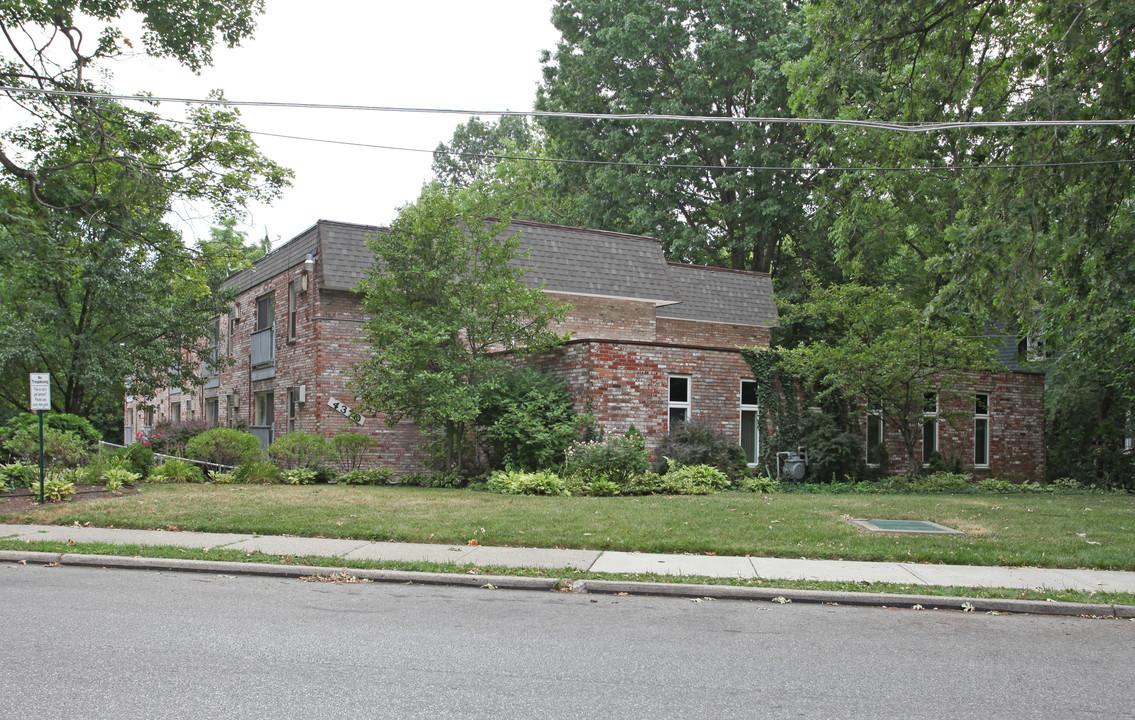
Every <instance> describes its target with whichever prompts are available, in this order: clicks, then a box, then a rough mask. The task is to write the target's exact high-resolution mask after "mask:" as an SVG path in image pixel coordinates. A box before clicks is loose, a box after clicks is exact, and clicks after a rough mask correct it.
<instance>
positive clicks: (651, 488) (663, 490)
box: [623, 472, 714, 495]
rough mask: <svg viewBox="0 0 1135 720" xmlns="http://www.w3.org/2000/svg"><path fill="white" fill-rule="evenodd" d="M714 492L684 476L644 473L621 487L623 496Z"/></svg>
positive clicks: (707, 493)
mask: <svg viewBox="0 0 1135 720" xmlns="http://www.w3.org/2000/svg"><path fill="white" fill-rule="evenodd" d="M713 492H714V491H713V490H712V489H711V488H710V487H709V486H708V485H705V484H701V483H698V482H695V479H694V478H693V477H692V476H690V475H686V474H680V473H678V474H675V473H666V474H665V475H658V474H657V473H652V472H645V473H642V474H641V475H635V476H634V477H632V478H631V479H630V481H629V482H628V483H627V484H626V485H625V486H623V494H624V495H709V494H711V493H713Z"/></svg>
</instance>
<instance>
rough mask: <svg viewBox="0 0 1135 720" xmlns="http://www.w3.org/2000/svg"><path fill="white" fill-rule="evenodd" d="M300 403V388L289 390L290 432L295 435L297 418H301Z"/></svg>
mask: <svg viewBox="0 0 1135 720" xmlns="http://www.w3.org/2000/svg"><path fill="white" fill-rule="evenodd" d="M299 401H300V389H299V388H298V387H290V388H288V432H289V433H294V432H295V431H296V418H298V417H299Z"/></svg>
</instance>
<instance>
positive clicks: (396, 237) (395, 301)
mask: <svg viewBox="0 0 1135 720" xmlns="http://www.w3.org/2000/svg"><path fill="white" fill-rule="evenodd" d="M497 214H499V213H498V208H497V206H496V205H495V204H494V203H491V202H486V200H485V198H484V197H483V196H481V195H478V194H475V193H470V192H462V191H445V190H441V189H439V188H436V187H435V188H427V189H426V190H425V191H424V192H423V193H422V196H421V197H420V198H418V200H417V201H416V202H414V203H411V204H409V205H406V206H404V207H402V208H401V209H400V210H399V213H398V217H397V218H396V219H395V220H394V222H393V223H391V225H390V229H389V231H388V232H384V233H380V234H378V235H376V236H374V237H372V238H371V239H370V240H369V241H368V245H369V246H370V248H371V250H372V251H373V252H374V257H375V261H376V264H375V267H374V269H373V270H372V271H371V272H370V274H369V275H368V277H367V279H365V280H364V281H363V282H362V283H361V284H360V289H361V290H362V291H363V293H364V294H365V297H364V300H363V306H364V307H365V309H366V310H367V312H368V313H369V314H370V319H369V320H368V321H367V323H366V326H365V327H366V337H367V341H368V344H369V348H370V357H369V358H368V359H367V360H366V361H365V362H363V363H361V364H360V365H359V366H357V367H356V375H357V379H356V381H355V386H354V387H355V390H356V392H357V393H358V395H359V397H360V399H361V401H362V403H361V404H362V407H364V408H366V409H368V410H370V411H375V412H381V413H384V414H385V415H386V418H387V421H388V422H390V423H391V424H395V423H397V422H399V421H400V420H402V419H403V418H409V419H410V420H412V421H413V422H414V423H415V424H417V425H418V426H419V427H420V428H422V430H423V431H425V432H426V433H427V434H429V435H432V436H434V437H436V438H440V439H441V440H442V441H443V446H442V447H443V452H442V453H441V456H442V457H443V458H444V461H445V465H446V468H447V469H449V468H457V469H461V467H462V463H463V461H464V459H465V455H466V453H465V451H464V447H463V443H464V440H465V438H466V434H467V430H468V429H469V426H470V424H471V423H472V422H473V421H474V420H475V419H476V418H477V416H478V415H480V413H481V412H482V410H483V409H484V406H485V397H486V394H487V393H488V392H489V391H490V390H491V389H493V388H494V387H496V385H497V384H498V383H499V382H500V381H501V379H502V377H503V375H504V373H505V371H507V370H508V368H509V367H510V366H509V364H508V363H507V362H505V361H504V360H503V359H502V358H501V356H500V355H499V352H500V351H502V350H509V351H512V352H513V353H516V354H524V353H527V352H533V351H538V350H541V349H544V348H547V347H550V346H552V345H555V344H557V343H558V342H559V341H560V338H559V337H558V336H556V335H555V333H553V332H551V331H550V330H549V329H548V323H549V322H550V321H551V320H552V319H562V317H563V313H564V310H565V308H564V306H563V305H562V304H560V303H557V302H555V301H554V300H551V299H550V298H549V297H548V296H547V295H545V294H544V293H542V292H540V291H539V290H537V289H535V288H530V287H527V286H526V285H524V283H523V276H524V271H523V270H522V269H520V268H518V267H515V266H514V265H513V264H510V263H511V261H512V260H513V259H514V258H515V257H516V256H517V253H518V249H519V237H518V236H517V235H515V234H509V233H506V232H505V230H506V229H507V228H508V225H509V221H508V220H507V219H498V220H494V221H484V222H483V221H482V220H483V218H485V217H489V216H494V215H497Z"/></svg>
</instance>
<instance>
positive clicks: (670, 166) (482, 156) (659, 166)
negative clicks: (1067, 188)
mask: <svg viewBox="0 0 1135 720" xmlns="http://www.w3.org/2000/svg"><path fill="white" fill-rule="evenodd" d="M248 132H249V134H251V135H261V136H264V137H275V138H282V139H285V140H300V141H303V142H317V143H326V144H329V145H346V146H349V147H362V148H370V149H375V150H394V151H399V152H413V153H429V154H431V155H434V154H442V155H450V156H456V157H464V158H476V159H479V160H520V161H529V162H546V163H557V164H561V165H604V166H611V167H629V168H642V169H651V170H725V171H742V172H744V171H752V172H762V171H764V172H797V173H817V174H819V173H825V172H856V171H863V172H904V171H939V170H950V171H952V170H1018V169H1024V168H1047V167H1073V166H1079V165H1122V164H1128V163H1135V159H1123V160H1084V161H1078V162H1053V163H1017V164H1007V165H923V166H913V167H867V166H847V167H795V166H791V165H783V166H774V165H688V164H681V163H644V162H625V161H619V160H577V159H569V158H546V157H536V156H533V155H493V154H488V153H469V152H458V151H456V150H424V149H422V148H408V147H398V146H394V145H379V144H376V143H365V142H358V141H352V140H328V139H326V138H313V137H304V136H301V135H287V134H284V133H271V132H262V131H259V130H249V131H248Z"/></svg>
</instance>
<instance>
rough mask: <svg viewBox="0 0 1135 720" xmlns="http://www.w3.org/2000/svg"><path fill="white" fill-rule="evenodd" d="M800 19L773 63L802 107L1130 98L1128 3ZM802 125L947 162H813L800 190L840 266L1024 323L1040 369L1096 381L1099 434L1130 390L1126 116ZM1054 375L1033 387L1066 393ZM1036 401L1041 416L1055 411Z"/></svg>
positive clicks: (1132, 145)
mask: <svg viewBox="0 0 1135 720" xmlns="http://www.w3.org/2000/svg"><path fill="white" fill-rule="evenodd" d="M808 28H809V32H810V34H811V35H812V40H813V44H812V51H811V53H810V54H809V55H808V56H807V57H805V58H804V59H802V60H801V61H799V62H798V63H796V64H795V65H794V66H793V67H792V68H791V70H790V75H791V77H792V81H793V85H794V95H793V101H794V106H795V107H796V109H797V111H798V112H799V113H800V114H801V115H812V116H822V117H840V118H847V119H884V120H891V121H907V122H914V121H917V122H944V121H965V122H1013V123H1028V122H1034V123H1035V122H1037V121H1053V120H1059V121H1108V120H1125V119H1126V120H1129V119H1130V118H1132V117H1135V84H1133V78H1135V13H1132V10H1131V7H1130V4H1129V3H1126V2H1114V1H1111V2H1107V1H1105V2H1081V1H1079V0H1028V1H1026V2H1009V1H1007V0H945V1H939V0H914V1H913V2H906V3H903V4H902V5H901V6H900V7H897V8H896V7H892V6H890V5H886V4H876V5H870V4H865V3H847V2H839V1H838V0H816V1H815V2H813V3H810V4H809V6H808ZM812 137H813V140H814V146H815V147H816V148H817V149H823V153H822V154H817V155H815V158H816V162H817V164H819V165H820V166H823V165H825V164H827V165H839V166H846V165H850V164H862V165H865V166H870V167H879V168H904V167H906V168H909V167H911V166H921V167H941V168H946V169H945V170H918V171H909V170H908V171H887V170H872V171H871V172H865V173H854V174H849V173H842V172H835V173H829V174H827V175H826V177H828V178H829V180H827V181H826V184H825V186H824V187H823V188H822V191H821V192H818V193H817V196H816V197H817V198H819V199H821V201H822V203H823V204H825V205H827V206H828V208H829V209H828V211H827V212H828V213H829V215H831V216H833V217H838V220H837V221H835V222H833V223H832V224H831V226H830V228H831V235H830V236H831V238H832V240H833V241H834V243H835V244H836V245H837V246H839V247H840V248H841V253H842V259H843V261H844V262H843V264H844V265H845V266H846V267H848V268H854V269H855V270H856V273H855V276H856V277H859V278H865V277H867V276H868V275H869V274H870V275H874V276H876V277H879V276H882V278H883V279H893V280H894V281H895V282H903V283H904V284H906V285H908V287H911V289H912V290H914V291H915V292H917V293H920V294H921V296H922V297H924V298H925V299H927V300H929V301H930V302H933V303H934V306H935V307H936V308H938V309H939V311H944V312H961V313H968V314H972V315H975V316H979V317H980V316H984V317H987V318H991V319H995V320H999V321H1003V322H1007V323H1008V324H1010V326H1012V327H1015V328H1018V329H1019V330H1020V331H1021V332H1022V333H1028V334H1030V335H1033V336H1036V337H1040V338H1042V339H1043V341H1044V344H1045V347H1046V349H1047V350H1048V351H1049V352H1050V353H1051V359H1050V360H1049V364H1048V366H1049V368H1050V370H1051V372H1050V378H1051V380H1052V382H1053V383H1054V384H1055V385H1056V386H1059V384H1060V383H1063V382H1075V383H1076V384H1077V386H1078V387H1079V388H1080V390H1081V391H1082V390H1085V389H1086V388H1085V386H1084V385H1082V384H1081V383H1084V382H1093V383H1097V385H1096V387H1097V389H1098V390H1099V394H1098V396H1099V397H1100V404H1099V410H1100V413H1101V414H1102V415H1101V414H1097V416H1096V417H1094V418H1093V417H1090V416H1091V415H1092V413H1087V414H1081V417H1082V422H1083V423H1085V424H1086V425H1088V426H1094V428H1095V429H1094V430H1087V431H1085V432H1081V435H1082V436H1087V437H1094V438H1095V439H1096V441H1097V442H1103V443H1106V444H1108V445H1109V446H1110V447H1111V448H1112V449H1117V448H1118V443H1120V442H1121V435H1120V434H1119V433H1116V432H1115V431H1114V428H1116V427H1122V426H1123V417H1124V415H1125V414H1126V413H1128V412H1129V411H1130V409H1131V408H1132V407H1133V406H1135V373H1133V371H1132V368H1135V342H1132V341H1131V338H1132V337H1135V313H1133V312H1132V311H1131V308H1132V307H1133V306H1135V305H1133V302H1135V295H1133V292H1135V291H1133V288H1135V255H1133V252H1135V251H1133V246H1132V242H1131V237H1132V232H1133V230H1135V217H1133V215H1132V207H1133V206H1135V162H1133V161H1132V158H1135V132H1133V131H1132V128H1131V126H1130V125H1096V126H1088V125H1080V126H1071V127H1069V126H1062V127H1054V126H1035V125H1034V126H1026V125H1014V126H1009V127H988V126H987V127H971V128H966V129H964V130H942V131H937V132H930V133H919V134H886V133H880V132H878V131H866V130H861V129H836V128H822V129H815V130H813V131H812ZM973 167H983V168H985V169H980V170H973V169H967V168H973ZM1090 379H1091V380H1090ZM1054 389H1055V391H1054V392H1053V393H1052V394H1051V397H1053V398H1055V399H1059V398H1061V397H1062V396H1066V395H1064V394H1063V393H1061V392H1060V391H1059V387H1056V388H1054ZM1091 394H1092V395H1095V394H1096V393H1095V392H1092V393H1091ZM1069 407H1072V406H1069ZM1048 409H1049V416H1050V420H1051V419H1054V418H1055V417H1056V416H1057V415H1059V414H1063V410H1061V407H1060V405H1057V404H1051V403H1050V404H1049V405H1048ZM1067 426H1068V425H1067V424H1065V427H1067ZM1108 428H1112V430H1110V431H1109V430H1108ZM1051 460H1052V459H1051V458H1050V463H1049V464H1050V467H1052V468H1053V469H1054V471H1055V472H1060V470H1059V469H1058V468H1059V466H1060V463H1059V462H1055V463H1054V462H1052V461H1051Z"/></svg>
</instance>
